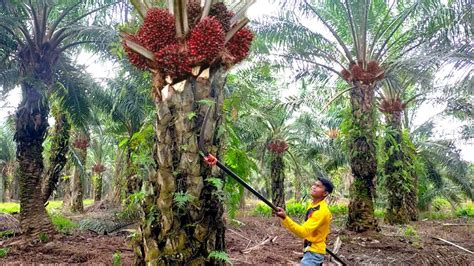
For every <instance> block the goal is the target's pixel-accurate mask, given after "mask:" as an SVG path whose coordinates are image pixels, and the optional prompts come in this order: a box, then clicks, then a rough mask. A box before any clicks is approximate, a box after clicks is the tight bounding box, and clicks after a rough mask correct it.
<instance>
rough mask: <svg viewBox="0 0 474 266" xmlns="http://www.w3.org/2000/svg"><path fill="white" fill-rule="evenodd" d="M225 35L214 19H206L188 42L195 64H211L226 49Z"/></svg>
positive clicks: (192, 33) (194, 30)
mask: <svg viewBox="0 0 474 266" xmlns="http://www.w3.org/2000/svg"><path fill="white" fill-rule="evenodd" d="M224 43H225V33H224V31H223V30H222V25H221V23H220V22H219V21H218V20H217V19H216V18H214V17H206V18H205V19H203V20H202V21H200V22H199V23H198V24H197V25H196V27H195V28H194V29H193V31H192V32H191V35H190V37H189V40H188V42H187V44H188V49H189V55H190V56H192V57H193V59H192V61H193V64H199V63H211V62H212V61H213V60H214V59H215V58H216V57H217V55H218V54H219V53H220V52H221V51H222V49H223V48H224Z"/></svg>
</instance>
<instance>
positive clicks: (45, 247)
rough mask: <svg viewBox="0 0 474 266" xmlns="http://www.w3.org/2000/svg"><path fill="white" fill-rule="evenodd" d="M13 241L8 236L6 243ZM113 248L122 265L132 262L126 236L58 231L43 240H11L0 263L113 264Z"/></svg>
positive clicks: (131, 254)
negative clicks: (25, 242) (62, 232)
mask: <svg viewBox="0 0 474 266" xmlns="http://www.w3.org/2000/svg"><path fill="white" fill-rule="evenodd" d="M12 241H13V242H14V241H19V239H15V238H14V239H10V240H9V241H8V242H7V243H5V244H11V243H12ZM0 243H1V242H0ZM0 246H1V245H0ZM115 252H120V262H121V265H132V264H133V252H132V249H131V248H130V247H129V246H128V245H127V240H126V238H125V236H107V235H98V234H95V233H92V232H84V231H82V232H78V233H76V234H73V235H58V236H57V237H56V238H55V239H54V240H52V241H49V242H48V243H46V244H42V243H36V244H28V245H21V244H20V245H19V244H13V245H12V246H11V247H10V250H9V252H8V254H7V256H6V257H4V258H0V265H37V264H38V263H41V265H45V264H46V265H52V264H54V265H71V264H74V265H113V254H114V253H115Z"/></svg>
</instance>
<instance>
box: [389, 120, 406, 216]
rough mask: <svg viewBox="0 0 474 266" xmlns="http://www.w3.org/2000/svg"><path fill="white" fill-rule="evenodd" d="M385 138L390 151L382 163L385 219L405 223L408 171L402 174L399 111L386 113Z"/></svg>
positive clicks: (402, 160) (402, 162)
mask: <svg viewBox="0 0 474 266" xmlns="http://www.w3.org/2000/svg"><path fill="white" fill-rule="evenodd" d="M386 118H387V124H388V130H387V135H388V136H387V140H386V141H385V150H386V151H387V152H390V153H389V155H388V159H387V161H386V162H385V165H384V171H385V176H386V186H387V191H388V208H387V213H386V215H385V219H386V220H387V222H388V223H390V224H406V223H408V221H409V214H408V209H407V207H408V204H407V194H408V193H409V190H407V186H410V183H409V182H410V180H409V178H408V175H407V174H408V172H407V171H405V174H404V154H403V148H402V145H403V143H402V132H401V131H402V129H401V124H400V123H401V120H400V118H401V112H400V111H395V112H393V113H387V114H386Z"/></svg>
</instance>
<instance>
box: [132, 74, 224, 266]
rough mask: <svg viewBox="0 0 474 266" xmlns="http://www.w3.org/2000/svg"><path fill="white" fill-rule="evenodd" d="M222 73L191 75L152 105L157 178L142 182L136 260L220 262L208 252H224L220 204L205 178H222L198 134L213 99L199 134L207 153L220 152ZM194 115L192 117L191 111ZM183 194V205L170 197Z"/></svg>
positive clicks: (158, 263)
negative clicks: (201, 148)
mask: <svg viewBox="0 0 474 266" xmlns="http://www.w3.org/2000/svg"><path fill="white" fill-rule="evenodd" d="M224 83H225V71H224V70H223V69H217V70H212V71H211V75H210V79H209V80H202V79H196V78H189V79H188V80H187V83H186V86H185V88H184V91H182V92H177V91H174V92H173V93H174V95H173V96H172V97H171V99H169V100H165V101H164V102H159V103H157V105H156V111H157V122H156V129H155V130H156V134H157V144H156V145H157V147H156V156H157V158H156V160H157V161H158V167H157V171H156V177H154V178H151V179H150V180H147V181H146V182H145V184H144V186H145V188H146V190H147V192H148V196H147V198H146V199H145V204H144V212H145V218H144V220H143V221H142V224H141V226H140V235H141V239H140V240H139V241H138V243H136V244H138V245H137V246H136V248H135V251H136V253H137V255H138V257H137V263H139V264H144V263H146V264H147V265H204V264H206V263H211V264H217V263H218V262H216V261H214V260H213V259H211V260H210V261H209V259H208V256H209V254H210V252H212V251H215V250H218V251H223V250H225V242H224V232H225V225H224V220H223V217H222V215H223V213H224V208H223V204H222V202H221V201H220V199H219V195H218V193H217V191H216V190H217V189H216V187H214V186H213V185H212V183H211V182H206V178H208V177H211V176H213V177H218V178H223V177H222V174H221V172H220V171H218V170H217V169H216V168H215V167H214V168H213V169H212V171H211V168H210V167H209V166H207V165H206V164H205V163H204V162H203V160H202V159H201V158H200V156H199V150H198V137H199V131H200V128H201V124H202V122H203V117H204V116H205V113H206V111H207V110H208V106H207V104H205V103H203V102H198V101H199V100H212V101H214V102H215V103H216V108H213V109H211V110H212V112H211V113H210V114H209V116H208V118H209V120H208V123H207V127H206V130H205V134H204V135H202V136H200V137H201V138H203V140H204V142H205V145H206V147H207V148H208V149H209V151H210V152H211V153H212V154H214V155H216V156H219V155H220V154H219V153H220V150H219V146H220V142H221V139H220V135H218V134H217V132H218V128H219V126H220V125H221V123H222V120H221V119H222V106H223V100H224V99H223V98H224V97H223V87H224ZM192 114H195V115H192ZM178 195H181V196H183V195H184V197H185V199H186V200H185V206H184V207H179V205H178V204H177V202H176V201H175V200H174V199H176V198H177V196H178Z"/></svg>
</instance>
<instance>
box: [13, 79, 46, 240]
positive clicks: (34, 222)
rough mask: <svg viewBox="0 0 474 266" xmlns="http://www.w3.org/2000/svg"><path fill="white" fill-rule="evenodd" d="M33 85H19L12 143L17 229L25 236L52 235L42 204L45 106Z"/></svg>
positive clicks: (43, 98)
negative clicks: (20, 93)
mask: <svg viewBox="0 0 474 266" xmlns="http://www.w3.org/2000/svg"><path fill="white" fill-rule="evenodd" d="M37 83H41V82H40V81H36V82H31V83H30V82H25V83H23V84H22V90H23V101H22V102H21V104H20V106H19V107H18V110H17V112H16V125H15V141H16V144H17V160H18V163H19V173H18V174H19V184H20V206H21V211H20V227H21V231H22V233H23V234H24V235H25V236H26V237H36V236H38V235H39V234H41V233H43V234H51V233H54V228H53V225H52V223H51V221H50V219H49V216H48V214H47V213H46V209H45V207H44V205H43V203H44V202H43V198H42V196H41V193H39V191H40V189H41V181H42V177H43V168H44V165H43V141H44V139H45V137H46V133H47V130H48V112H49V108H48V103H47V100H46V98H45V97H44V95H42V94H41V93H40V92H39V91H38V90H36V89H35V87H36V86H41V85H39V84H37Z"/></svg>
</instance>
